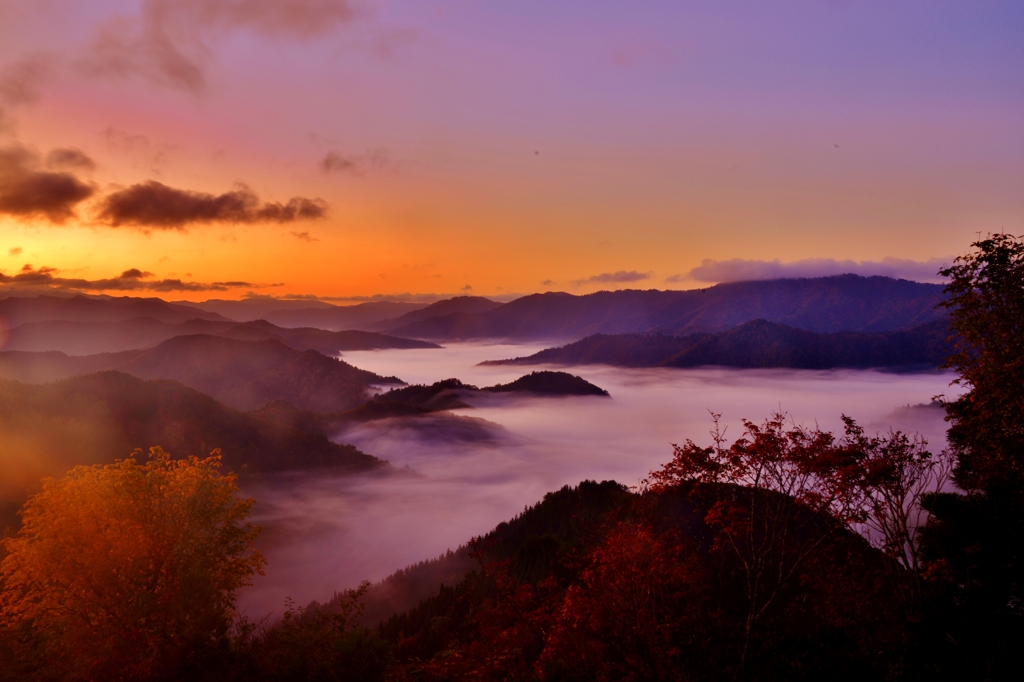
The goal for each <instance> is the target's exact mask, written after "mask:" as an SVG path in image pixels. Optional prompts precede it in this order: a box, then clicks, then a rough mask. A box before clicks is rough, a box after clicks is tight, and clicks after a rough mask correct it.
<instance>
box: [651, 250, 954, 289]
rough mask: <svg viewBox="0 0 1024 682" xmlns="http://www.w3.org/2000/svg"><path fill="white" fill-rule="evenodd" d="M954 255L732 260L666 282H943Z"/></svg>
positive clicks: (709, 264) (712, 262)
mask: <svg viewBox="0 0 1024 682" xmlns="http://www.w3.org/2000/svg"><path fill="white" fill-rule="evenodd" d="M953 258H954V257H953V256H948V257H945V258H930V259H928V260H926V261H915V260H908V259H905V258H883V259H882V260H879V261H859V262H858V261H854V260H836V259H834V258H805V259H803V260H798V261H792V262H789V263H783V262H782V261H780V260H779V259H775V260H770V261H769V260H746V259H742V258H733V259H731V260H723V261H719V260H712V259H710V258H707V259H704V260H703V261H701V264H700V265H698V266H697V267H695V268H693V269H692V270H690V271H689V272H688V273H686V274H680V275H671V276H669V277H666V278H665V281H666V282H669V283H674V282H684V281H695V282H742V281H753V280H766V279H788V278H799V277H829V276H832V275H842V274H846V273H853V274H857V275H864V276H866V277H870V276H875V275H879V276H883V277H894V278H897V279H911V280H915V281H919V282H941V281H943V280H942V278H941V277H939V275H938V271H939V269H940V268H942V267H943V266H944V265H945V264H948V263H951V262H952V261H953Z"/></svg>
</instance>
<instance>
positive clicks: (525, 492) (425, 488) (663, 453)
mask: <svg viewBox="0 0 1024 682" xmlns="http://www.w3.org/2000/svg"><path fill="white" fill-rule="evenodd" d="M539 349H540V347H539V346H537V347H534V346H509V345H491V346H487V345H476V344H472V345H471V344H459V345H452V346H449V347H447V348H444V349H441V350H388V351H360V352H349V353H345V354H344V356H343V357H344V359H345V360H346V361H347V362H349V363H351V364H353V365H355V366H357V367H359V368H362V369H367V370H370V371H373V372H376V373H378V374H382V375H388V374H394V375H397V376H400V377H402V378H403V379H405V380H406V381H409V382H410V383H432V382H434V381H438V380H441V379H447V378H451V377H457V378H459V379H461V380H463V381H465V382H468V383H472V384H476V385H478V386H486V385H493V384H496V383H506V382H508V381H512V380H514V379H516V378H518V377H519V376H521V375H522V374H523V373H524V372H526V371H529V368H523V367H506V366H498V367H479V366H477V363H478V362H480V361H482V360H487V359H495V358H503V357H515V356H517V355H518V356H522V355H527V354H530V353H533V352H536V351H537V350H539ZM561 369H566V368H561ZM567 371H571V372H572V373H573V374H578V375H580V376H582V377H583V378H584V379H586V380H587V381H590V382H592V383H595V384H597V385H598V386H600V387H602V388H605V389H607V390H608V391H609V392H610V393H611V398H600V397H570V398H513V399H510V400H492V399H490V398H489V399H487V400H486V401H484V402H482V403H481V404H480V405H479V406H478V407H476V408H475V409H463V410H458V411H457V413H458V414H459V415H461V416H462V417H464V419H461V420H450V422H451V423H449V422H446V421H445V420H444V419H443V418H438V419H433V418H432V419H431V420H430V421H420V422H417V421H415V420H411V421H410V420H383V421H379V422H370V423H366V424H362V425H359V426H358V427H356V428H353V429H350V430H348V431H346V432H343V433H340V434H338V435H337V436H336V438H335V440H338V441H339V442H350V443H353V444H354V445H356V446H357V447H359V448H360V449H362V450H363V451H364V452H367V453H370V454H373V455H375V456H378V457H383V458H386V459H389V460H390V461H391V463H392V464H394V465H396V466H397V467H409V468H410V469H411V471H410V472H408V473H406V474H403V475H401V476H392V477H378V476H372V475H367V476H358V477H333V476H324V475H322V474H318V475H288V476H286V477H277V478H274V479H265V480H263V481H260V482H258V483H253V484H250V485H248V486H247V488H246V490H245V492H246V494H249V495H252V496H253V497H255V498H256V500H257V505H256V508H255V517H256V520H257V522H258V523H260V524H262V525H264V526H265V527H266V528H267V531H266V532H265V534H264V536H263V538H262V539H261V542H260V545H261V548H262V549H263V551H264V553H265V554H266V556H267V559H268V566H267V575H266V576H265V577H260V578H257V579H256V584H255V585H254V587H253V588H250V589H248V590H246V591H245V592H244V593H243V594H242V595H241V600H240V601H241V605H242V607H243V609H245V610H246V613H247V614H248V615H250V617H259V616H262V615H265V614H267V613H270V612H274V613H277V614H280V613H281V611H282V605H283V602H284V598H285V597H286V596H287V597H291V598H293V599H294V600H295V601H296V602H297V603H298V604H305V603H307V602H309V601H310V600H313V599H316V600H320V601H326V600H327V599H329V598H330V596H331V594H332V593H333V592H334V591H335V590H339V589H343V588H346V587H351V586H354V585H355V584H357V583H358V582H359V581H360V580H364V579H368V580H374V581H376V580H380V579H381V578H384V577H385V576H387V575H388V574H390V573H391V572H393V571H394V570H396V569H398V568H401V567H403V566H406V565H408V564H411V563H415V562H417V561H420V560H422V559H426V558H431V557H434V556H436V555H438V554H440V553H442V552H444V551H445V550H446V549H449V548H452V549H454V548H455V547H457V546H458V545H460V544H463V543H465V542H466V541H467V540H468V539H469V538H470V537H472V536H473V535H478V534H481V533H484V532H486V531H488V530H490V529H491V528H493V527H494V526H495V525H496V524H497V523H499V522H501V521H503V520H506V519H508V518H510V517H512V516H514V515H515V514H517V513H518V512H520V511H522V510H523V508H524V507H525V506H528V505H532V504H534V503H535V502H537V501H538V500H540V499H541V498H542V497H543V495H544V493H546V492H549V491H551V490H555V489H557V488H559V487H561V486H562V485H565V484H576V483H578V482H579V481H580V480H583V479H595V480H603V479H615V480H618V481H620V482H622V483H625V484H627V485H636V484H637V483H638V481H639V480H640V479H641V478H643V477H644V476H645V475H646V474H647V473H648V472H649V471H651V470H652V469H655V468H657V467H659V465H660V464H661V463H663V462H665V461H666V460H667V459H668V458H669V457H670V456H671V454H672V446H671V444H672V443H679V442H682V441H683V440H685V439H687V438H690V439H692V440H694V441H696V442H698V443H700V444H706V443H708V442H709V436H708V431H709V428H710V426H711V423H710V416H709V410H711V411H715V412H720V413H721V414H722V422H723V424H725V425H727V428H728V431H727V436H729V437H730V438H733V437H736V436H738V435H739V433H740V428H741V427H740V420H741V419H742V418H748V419H752V420H754V421H761V420H762V419H764V418H765V417H767V416H768V415H769V414H771V413H772V412H773V411H776V410H780V409H781V410H783V411H785V412H786V413H788V414H789V415H790V416H791V417H792V418H793V419H794V420H795V421H796V422H798V423H802V424H805V425H808V426H813V425H815V424H817V425H819V426H820V427H822V428H825V429H833V430H836V429H840V428H841V426H842V423H841V421H840V417H841V415H843V414H847V415H850V416H852V417H854V418H855V419H857V420H858V421H859V422H860V423H861V424H862V425H863V426H865V428H867V429H868V431H869V432H873V431H885V430H888V428H890V427H892V428H896V429H903V430H910V431H918V432H920V433H921V434H922V435H924V436H925V437H926V438H927V439H928V440H929V443H930V444H931V447H932V449H933V450H939V449H941V448H942V447H943V446H944V443H945V441H944V433H945V423H944V422H943V420H942V416H943V413H942V411H941V410H939V409H935V408H928V407H913V406H915V405H922V404H927V403H929V402H930V401H931V399H932V397H933V396H935V395H937V394H941V393H946V394H949V395H953V394H955V393H956V389H955V387H950V386H949V382H950V381H951V380H952V379H953V375H952V374H950V373H927V374H892V373H884V372H877V371H859V370H835V371H806V370H801V371H793V370H737V369H718V368H706V369H690V370H674V369H646V370H627V369H618V368H611V367H603V366H585V367H579V368H569V369H568V370H567ZM481 420H483V421H481ZM467 433H472V434H475V435H474V436H473V437H467V436H466V434H467ZM480 434H484V435H485V436H486V437H482V436H480Z"/></svg>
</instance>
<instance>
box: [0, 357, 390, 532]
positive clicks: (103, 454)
mask: <svg viewBox="0 0 1024 682" xmlns="http://www.w3.org/2000/svg"><path fill="white" fill-rule="evenodd" d="M0 442H2V446H0V471H3V475H2V476H0V506H4V505H5V504H6V505H7V506H10V505H14V508H16V507H17V506H20V504H21V503H22V502H23V501H24V498H25V496H26V495H27V494H29V493H30V492H32V491H35V490H37V489H38V486H39V481H40V480H41V479H42V478H43V477H44V476H61V475H63V474H64V473H65V472H67V471H68V470H69V469H70V468H72V467H73V466H76V465H79V464H86V465H88V464H102V463H112V462H113V461H114V460H115V459H121V458H125V457H127V456H128V455H129V454H131V452H132V450H133V449H135V448H143V449H148V448H149V447H150V446H154V445H159V446H161V447H163V448H164V449H165V450H167V451H168V452H170V453H171V454H172V455H174V456H176V457H185V456H189V455H195V456H198V457H205V456H207V455H209V454H210V452H211V451H212V450H213V449H214V448H221V450H222V454H223V457H224V468H225V469H226V470H232V471H236V472H242V471H244V472H248V473H256V472H272V471H284V470H290V469H306V468H310V467H335V468H338V469H340V470H348V471H352V472H357V471H370V470H373V469H379V468H382V467H384V466H385V463H384V462H382V461H381V460H379V459H377V458H375V457H372V456H370V455H367V454H364V453H362V452H360V451H359V450H357V449H356V448H354V447H353V446H351V445H339V444H337V443H332V442H331V441H329V440H328V439H327V438H326V437H324V436H323V435H321V434H316V433H307V432H304V431H300V430H298V429H295V428H291V427H288V426H284V425H281V424H279V423H274V422H271V421H266V420H262V419H259V418H257V417H254V416H252V415H249V414H244V413H242V412H239V411H237V410H234V409H232V408H230V407H227V406H225V405H223V404H221V403H220V402H218V401H216V400H214V399H213V398H211V397H210V396H208V395H205V394H203V393H200V392H199V391H196V390H194V389H191V388H188V387H186V386H183V385H181V384H179V383H177V382H174V381H164V380H157V381H145V380H143V379H139V378H136V377H133V376H130V375H128V374H124V373H121V372H99V373H94V374H87V375H84V376H78V377H74V378H71V379H65V380H63V381H58V382H53V383H48V384H36V385H32V384H23V383H20V382H14V381H6V380H0ZM0 525H3V524H0Z"/></svg>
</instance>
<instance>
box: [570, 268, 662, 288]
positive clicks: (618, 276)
mask: <svg viewBox="0 0 1024 682" xmlns="http://www.w3.org/2000/svg"><path fill="white" fill-rule="evenodd" d="M653 274H654V273H651V272H638V271H636V270H619V271H617V272H602V273H601V274H600V275H594V276H593V277H587V278H586V279H576V280H573V282H572V283H573V284H574V285H575V286H578V287H579V286H583V285H585V284H628V283H630V282H642V281H644V280H645V279H650V278H651V276H652V275H653Z"/></svg>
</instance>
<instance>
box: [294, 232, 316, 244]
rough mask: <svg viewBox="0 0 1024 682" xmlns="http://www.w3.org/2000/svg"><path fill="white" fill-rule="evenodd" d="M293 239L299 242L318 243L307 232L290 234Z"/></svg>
mask: <svg viewBox="0 0 1024 682" xmlns="http://www.w3.org/2000/svg"><path fill="white" fill-rule="evenodd" d="M290 234H291V235H292V236H293V237H295V238H296V239H298V240H299V241H300V242H318V241H320V240H319V239H317V238H316V237H313V236H311V235H310V234H309V232H292V233H290Z"/></svg>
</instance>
